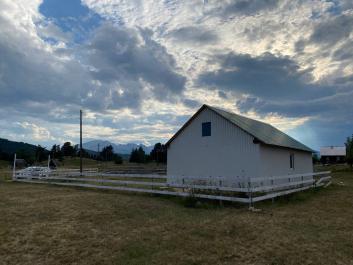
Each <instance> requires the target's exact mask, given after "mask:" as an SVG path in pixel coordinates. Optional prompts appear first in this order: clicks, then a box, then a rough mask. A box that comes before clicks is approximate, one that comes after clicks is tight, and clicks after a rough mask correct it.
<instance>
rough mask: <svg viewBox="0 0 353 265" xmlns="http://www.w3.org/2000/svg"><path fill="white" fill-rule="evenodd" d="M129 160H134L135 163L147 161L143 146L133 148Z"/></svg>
mask: <svg viewBox="0 0 353 265" xmlns="http://www.w3.org/2000/svg"><path fill="white" fill-rule="evenodd" d="M129 161H130V162H133V163H145V162H146V154H145V151H144V150H143V148H142V147H141V146H140V147H139V148H138V149H133V150H132V151H131V154H130V160H129Z"/></svg>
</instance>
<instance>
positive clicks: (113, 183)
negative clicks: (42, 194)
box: [13, 169, 331, 206]
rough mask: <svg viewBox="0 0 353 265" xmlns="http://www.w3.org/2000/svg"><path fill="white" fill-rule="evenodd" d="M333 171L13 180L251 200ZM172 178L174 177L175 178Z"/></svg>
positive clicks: (321, 181) (298, 187) (73, 173)
mask: <svg viewBox="0 0 353 265" xmlns="http://www.w3.org/2000/svg"><path fill="white" fill-rule="evenodd" d="M329 174H330V171H325V172H318V173H306V174H296V175H285V176H273V177H263V178H247V179H245V178H241V179H240V178H235V179H236V181H233V182H232V184H231V185H229V181H228V182H227V181H225V180H224V179H222V178H212V181H211V182H209V181H206V182H205V178H200V177H182V178H181V179H180V178H179V180H178V181H181V183H176V182H175V181H174V180H175V178H170V177H168V178H167V177H166V176H163V175H158V174H149V175H146V174H108V173H99V172H97V170H96V169H90V170H87V171H84V172H83V173H82V174H80V172H79V171H77V170H55V171H47V170H43V174H37V173H36V174H32V173H31V171H30V170H27V171H26V170H24V171H18V172H14V174H13V180H14V181H18V182H26V183H40V184H54V185H60V186H74V187H86V188H96V189H107V190H120V191H132V192H141V193H151V194H164V195H173V196H182V197H189V196H193V197H195V198H204V199H211V200H221V201H233V202H240V203H248V204H249V206H253V204H254V203H255V202H259V201H263V200H267V199H271V198H275V197H278V196H283V195H287V194H290V193H294V192H298V191H303V190H306V189H310V188H314V187H321V186H324V185H329V184H330V183H331V176H330V175H329ZM171 179H172V180H171Z"/></svg>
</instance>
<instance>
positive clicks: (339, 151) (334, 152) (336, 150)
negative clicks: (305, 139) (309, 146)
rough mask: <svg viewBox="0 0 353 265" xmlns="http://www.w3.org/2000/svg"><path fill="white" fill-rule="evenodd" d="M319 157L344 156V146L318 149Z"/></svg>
mask: <svg viewBox="0 0 353 265" xmlns="http://www.w3.org/2000/svg"><path fill="white" fill-rule="evenodd" d="M320 155H321V156H346V147H345V146H323V147H320Z"/></svg>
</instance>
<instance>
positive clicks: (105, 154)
mask: <svg viewBox="0 0 353 265" xmlns="http://www.w3.org/2000/svg"><path fill="white" fill-rule="evenodd" d="M100 156H101V158H102V160H104V161H112V160H113V156H114V152H113V146H111V145H108V146H106V147H104V148H103V150H102V152H100Z"/></svg>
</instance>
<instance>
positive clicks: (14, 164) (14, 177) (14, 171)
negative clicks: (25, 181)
mask: <svg viewBox="0 0 353 265" xmlns="http://www.w3.org/2000/svg"><path fill="white" fill-rule="evenodd" d="M12 180H16V153H15V157H14V160H13V168H12Z"/></svg>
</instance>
